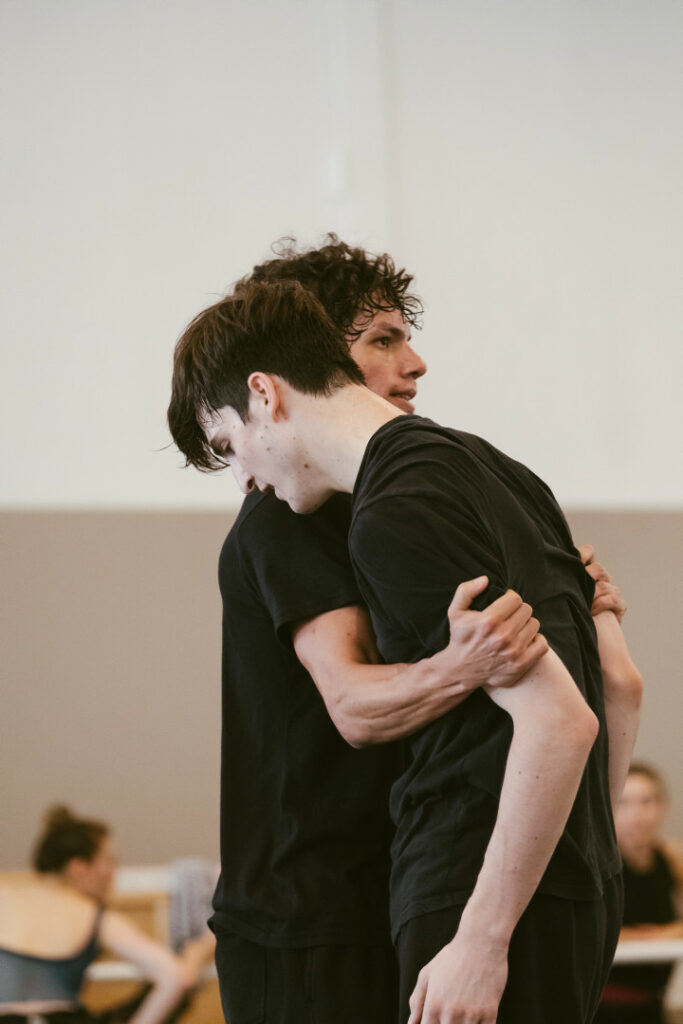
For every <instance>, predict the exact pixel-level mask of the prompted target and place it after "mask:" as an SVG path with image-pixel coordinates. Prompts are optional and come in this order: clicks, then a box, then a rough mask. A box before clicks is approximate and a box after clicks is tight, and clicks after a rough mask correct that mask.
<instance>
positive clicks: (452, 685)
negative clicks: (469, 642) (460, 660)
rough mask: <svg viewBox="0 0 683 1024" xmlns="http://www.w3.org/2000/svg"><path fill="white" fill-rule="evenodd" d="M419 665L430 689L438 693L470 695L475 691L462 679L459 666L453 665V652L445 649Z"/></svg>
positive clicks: (473, 687)
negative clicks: (446, 691) (444, 691)
mask: <svg viewBox="0 0 683 1024" xmlns="http://www.w3.org/2000/svg"><path fill="white" fill-rule="evenodd" d="M420 664H421V665H422V666H423V669H424V672H425V681H426V684H427V686H429V688H430V689H433V690H435V691H439V692H442V691H443V690H445V689H448V690H449V692H451V693H454V694H458V693H470V691H471V690H474V689H476V687H475V686H473V685H469V684H468V682H467V680H466V679H464V678H463V675H462V670H461V666H460V665H454V664H453V652H452V650H449V648H447V647H445V648H444V649H443V650H442V651H437V653H436V654H433V655H432V656H431V657H429V658H425V659H424V660H423V661H422V662H421V663H420Z"/></svg>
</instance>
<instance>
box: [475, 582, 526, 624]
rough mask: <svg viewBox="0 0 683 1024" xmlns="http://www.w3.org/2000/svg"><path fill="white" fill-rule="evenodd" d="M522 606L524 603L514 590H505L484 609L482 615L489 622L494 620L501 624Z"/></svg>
mask: <svg viewBox="0 0 683 1024" xmlns="http://www.w3.org/2000/svg"><path fill="white" fill-rule="evenodd" d="M523 604H524V602H523V601H522V599H521V597H520V596H519V594H517V593H516V592H515V591H514V590H506V591H505V593H504V594H503V596H502V597H499V598H497V599H496V600H495V601H492V602H491V604H490V605H489V606H488V608H486V609H484V613H483V614H484V615H486V616H487V618H489V619H491V620H494V619H495V620H499V621H501V622H502V621H504V620H505V619H508V618H509V617H510V616H511V615H514V614H515V612H517V611H519V609H520V608H521V607H522V605H523ZM527 607H528V605H527ZM530 614H531V609H529V615H530ZM527 618H528V616H527Z"/></svg>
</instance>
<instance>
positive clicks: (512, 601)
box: [293, 577, 548, 747]
mask: <svg viewBox="0 0 683 1024" xmlns="http://www.w3.org/2000/svg"><path fill="white" fill-rule="evenodd" d="M486 583H487V579H486V577H482V578H481V579H479V580H469V581H467V582H466V583H462V584H461V585H460V586H459V587H458V589H457V591H456V594H455V597H454V598H453V601H452V603H451V606H450V608H449V610H448V618H449V624H450V632H451V639H450V643H449V645H448V647H446V648H444V650H443V651H439V653H438V654H436V655H434V656H433V657H431V658H425V659H424V660H422V661H419V662H416V663H415V664H414V665H411V664H401V665H380V664H378V663H377V662H378V660H379V656H378V654H377V648H376V646H375V638H374V634H373V631H372V626H371V623H370V617H369V615H368V613H367V611H366V610H365V609H364V608H362V607H359V606H355V607H350V608H339V609H337V610H335V611H331V612H327V613H326V614H325V615H320V616H318V617H317V618H315V619H311V620H309V621H308V622H305V623H302V624H299V625H298V626H297V627H296V628H295V629H294V631H293V643H294V649H295V651H296V654H297V657H298V658H299V660H300V661H301V663H302V665H304V667H305V668H306V669H307V671H308V672H309V673H310V674H311V676H312V677H313V680H314V682H315V684H316V686H317V687H318V689H319V690H320V693H321V694H322V697H323V700H324V701H325V704H326V706H327V710H328V712H329V714H330V717H331V718H332V721H333V722H334V724H335V725H336V727H337V729H338V730H339V732H340V733H341V735H342V736H343V737H344V739H345V740H346V741H347V742H348V743H350V744H351V745H352V746H354V747H363V746H366V745H368V744H371V743H384V742H387V741H388V740H393V739H397V738H398V737H401V736H407V735H408V734H409V733H411V732H414V731H415V730H416V729H419V728H420V727H421V726H423V725H426V723H427V722H431V721H433V720H434V719H435V718H438V717H439V716H440V715H443V714H445V712H446V711H449V710H450V709H451V708H452V707H455V705H456V704H459V703H461V702H462V701H463V700H464V699H465V698H466V697H467V696H468V695H469V694H470V693H471V692H472V690H473V689H475V688H476V687H477V686H481V685H483V684H484V683H487V684H489V686H495V687H498V686H509V685H510V684H512V683H514V682H516V681H517V680H518V679H519V678H520V676H522V675H523V674H524V673H525V672H527V671H528V670H529V668H530V667H531V666H532V665H535V664H536V663H537V662H538V661H539V660H540V659H541V658H542V657H543V655H544V654H545V653H546V651H547V650H548V645H547V643H546V641H545V639H544V638H543V637H541V636H540V635H539V634H538V620H536V619H534V618H532V617H531V608H530V607H529V605H527V604H524V603H523V601H522V599H521V597H519V595H518V594H515V593H514V591H508V592H507V593H506V594H504V595H503V596H502V597H500V598H498V600H497V601H494V602H493V603H492V604H490V605H489V607H488V608H486V609H485V610H484V611H483V612H475V611H470V610H469V605H470V603H471V601H472V600H473V598H474V597H475V596H476V595H477V594H478V593H480V592H481V591H482V590H484V588H485V586H486Z"/></svg>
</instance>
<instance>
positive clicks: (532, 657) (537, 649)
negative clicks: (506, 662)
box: [517, 620, 549, 675]
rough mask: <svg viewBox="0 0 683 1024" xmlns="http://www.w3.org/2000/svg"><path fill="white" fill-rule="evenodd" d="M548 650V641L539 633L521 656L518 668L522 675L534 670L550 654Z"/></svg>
mask: <svg viewBox="0 0 683 1024" xmlns="http://www.w3.org/2000/svg"><path fill="white" fill-rule="evenodd" d="M534 621H535V620H534ZM548 650H549V648H548V641H547V640H546V638H545V637H544V636H543V635H542V634H541V633H537V634H536V636H535V637H534V638H533V640H532V641H531V642H530V643H529V644H528V645H527V646H526V648H525V649H524V651H523V652H522V654H520V656H519V659H518V661H517V668H518V669H519V670H520V675H523V674H524V673H525V672H528V671H529V669H530V668H533V667H534V665H535V664H536V663H537V662H539V661H540V660H541V658H542V657H543V656H544V655H545V654H547V653H548Z"/></svg>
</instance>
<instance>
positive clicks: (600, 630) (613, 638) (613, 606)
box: [579, 544, 643, 811]
mask: <svg viewBox="0 0 683 1024" xmlns="http://www.w3.org/2000/svg"><path fill="white" fill-rule="evenodd" d="M579 553H580V554H581V560H582V561H583V563H584V565H585V566H586V571H587V572H588V573H589V575H590V576H592V578H593V579H594V580H595V600H594V602H593V609H592V611H593V621H594V622H595V629H596V632H597V635H598V651H599V653H600V667H601V669H602V682H603V690H604V694H605V717H606V721H607V735H608V737H609V789H610V798H611V801H612V810H613V811H614V810H616V807H617V804H618V803H619V800H620V798H621V794H622V791H623V788H624V783H625V781H626V776H627V774H628V766H629V764H630V761H631V754H632V753H633V747H634V744H635V742H636V736H637V735H638V724H639V722H640V705H641V701H642V697H643V680H642V676H641V675H640V672H639V671H638V669H637V668H636V666H635V665H634V664H633V660H632V659H631V655H630V653H629V650H628V647H627V646H626V640H625V639H624V634H623V633H622V630H621V619H622V618H623V616H624V614H625V612H626V605H625V604H624V603H623V600H622V599H621V594H620V592H619V589H618V587H615V586H614V584H613V583H612V581H611V579H610V577H609V574H608V572H607V570H606V569H605V567H604V566H603V565H601V564H600V563H599V562H596V560H595V553H594V551H593V548H592V547H591V546H590V545H589V544H586V545H584V546H583V547H581V548H579Z"/></svg>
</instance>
